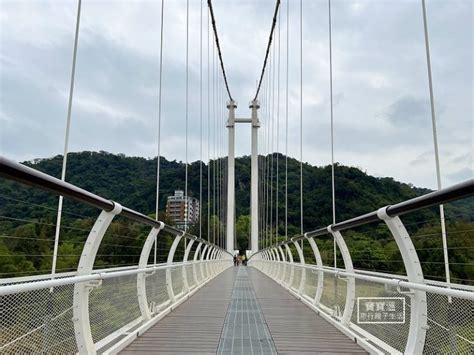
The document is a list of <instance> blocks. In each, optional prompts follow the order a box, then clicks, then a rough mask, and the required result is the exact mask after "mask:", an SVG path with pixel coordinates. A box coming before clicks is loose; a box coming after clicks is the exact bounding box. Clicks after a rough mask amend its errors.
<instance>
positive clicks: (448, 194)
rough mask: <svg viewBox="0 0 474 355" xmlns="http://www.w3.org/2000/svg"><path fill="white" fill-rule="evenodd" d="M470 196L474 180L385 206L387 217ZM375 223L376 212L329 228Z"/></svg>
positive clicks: (312, 234)
mask: <svg viewBox="0 0 474 355" xmlns="http://www.w3.org/2000/svg"><path fill="white" fill-rule="evenodd" d="M470 196H474V179H470V180H467V181H464V182H461V183H459V184H455V185H452V186H450V187H446V188H444V189H441V190H438V191H434V192H430V193H428V194H425V195H422V196H418V197H415V198H412V199H410V200H407V201H403V202H400V203H397V204H395V205H389V206H387V209H386V212H387V215H388V216H390V217H395V216H400V215H403V214H406V213H410V212H414V211H417V210H420V209H422V208H426V207H430V206H434V205H438V204H442V203H447V202H451V201H456V200H459V199H461V198H466V197H470ZM377 221H380V219H379V217H378V216H377V211H373V212H369V213H366V214H364V215H361V216H358V217H355V218H351V219H348V220H345V221H342V222H339V223H336V224H334V225H331V228H332V230H333V231H342V230H346V229H350V228H354V227H359V226H362V225H365V224H369V223H373V222H377ZM325 234H329V231H328V228H327V227H324V228H319V229H316V230H313V231H311V232H307V233H305V234H303V235H298V236H296V237H293V238H291V239H288V240H285V241H282V242H280V243H277V244H275V245H272V246H270V247H268V248H273V247H275V246H278V245H284V244H286V243H289V242H290V241H292V242H294V241H298V240H302V239H306V238H312V237H318V236H322V235H325ZM268 248H265V249H262V250H266V249H268Z"/></svg>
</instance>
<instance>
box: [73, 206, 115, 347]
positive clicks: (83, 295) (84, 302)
mask: <svg viewBox="0 0 474 355" xmlns="http://www.w3.org/2000/svg"><path fill="white" fill-rule="evenodd" d="M120 212H122V206H121V205H119V204H118V203H115V202H114V209H113V210H112V211H110V212H106V211H102V212H101V213H100V215H99V217H98V218H97V220H96V221H95V223H94V226H93V227H92V229H91V231H90V232H89V235H88V237H87V240H86V242H85V244H84V247H83V249H82V253H81V258H80V259H79V265H78V266H77V273H76V276H84V275H90V274H92V270H93V268H94V262H95V258H96V255H97V251H98V250H99V246H100V243H101V242H102V238H103V237H104V235H105V232H106V231H107V228H108V227H109V225H110V223H112V220H113V219H114V217H115V216H116V215H118V214H120ZM100 284H101V280H100V281H89V282H78V283H76V284H74V298H73V322H74V334H75V337H76V344H77V349H78V353H79V354H95V353H96V350H95V347H94V340H93V338H92V332H91V325H90V318H89V294H90V292H91V291H92V289H93V288H94V287H98V286H100Z"/></svg>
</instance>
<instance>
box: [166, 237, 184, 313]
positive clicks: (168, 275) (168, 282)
mask: <svg viewBox="0 0 474 355" xmlns="http://www.w3.org/2000/svg"><path fill="white" fill-rule="evenodd" d="M183 236H184V232H183V233H182V234H179V235H177V236H176V237H175V238H174V240H173V244H171V248H170V251H169V252H168V260H167V261H166V264H167V266H168V267H167V268H166V290H167V291H168V297H169V299H170V302H171V304H173V303H175V302H176V296H175V294H174V291H173V278H172V276H171V274H172V272H173V270H172V269H173V268H172V265H173V258H174V253H175V252H176V248H177V247H178V244H179V242H180V241H181V239H182V238H183Z"/></svg>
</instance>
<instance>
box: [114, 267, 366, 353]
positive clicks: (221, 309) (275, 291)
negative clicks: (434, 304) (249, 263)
mask: <svg viewBox="0 0 474 355" xmlns="http://www.w3.org/2000/svg"><path fill="white" fill-rule="evenodd" d="M247 271H248V275H249V278H250V280H251V285H252V286H253V289H254V291H255V295H256V298H257V301H258V304H259V306H260V309H261V311H262V313H263V317H264V320H265V322H266V324H267V327H268V329H269V331H270V334H271V337H272V339H273V342H274V345H275V347H276V350H277V352H278V354H333V355H334V354H354V353H365V352H366V351H365V350H364V349H362V348H361V347H360V346H359V345H358V344H356V343H354V342H353V341H352V340H351V339H349V338H348V337H347V336H346V335H344V334H343V333H341V332H340V331H339V330H337V329H336V328H335V327H333V326H332V325H331V324H330V323H329V322H327V321H326V320H324V319H323V318H322V317H320V316H318V315H317V314H316V313H315V312H313V311H312V310H310V309H309V308H308V307H307V306H306V305H304V304H303V303H302V302H301V301H299V300H298V299H296V298H295V297H294V296H292V295H291V294H290V293H289V292H288V291H286V290H285V289H283V288H282V287H281V286H280V285H278V284H277V283H276V282H274V281H273V280H271V279H270V278H268V277H267V276H265V275H264V274H262V273H261V272H260V271H258V270H256V269H254V268H252V267H249V268H248V269H247ZM236 276H237V268H229V269H228V270H226V271H224V272H223V273H222V274H221V275H219V276H218V277H216V278H215V279H214V280H212V281H211V282H209V284H207V285H206V286H205V287H203V288H202V289H201V290H199V291H198V292H196V293H195V294H194V295H193V296H192V297H191V298H190V299H189V300H188V301H186V302H185V303H183V304H182V305H181V306H179V307H178V308H177V309H176V310H174V311H173V312H171V313H170V314H169V315H167V316H166V317H165V318H163V319H162V320H161V321H159V322H158V323H157V324H156V325H155V326H153V327H152V328H151V329H150V330H148V331H147V332H146V333H145V334H144V335H142V336H141V337H139V338H138V339H136V340H135V341H134V342H133V343H132V344H130V345H129V346H128V347H127V348H126V349H124V351H123V352H122V354H126V355H130V354H144V353H147V354H161V355H165V354H175V355H178V354H183V355H185V354H187V355H189V354H198V355H200V354H202V355H204V354H216V353H217V351H218V349H219V343H220V341H221V340H222V339H224V338H225V335H223V331H222V330H223V328H224V324H225V320H226V315H227V313H228V311H230V309H231V308H229V305H230V304H231V301H232V292H233V287H234V284H235V280H236ZM221 337H222V339H221ZM239 341H240V340H239ZM221 349H222V348H221ZM221 351H222V350H221ZM253 353H255V354H257V353H259V352H256V351H253Z"/></svg>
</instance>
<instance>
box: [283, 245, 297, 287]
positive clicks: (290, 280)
mask: <svg viewBox="0 0 474 355" xmlns="http://www.w3.org/2000/svg"><path fill="white" fill-rule="evenodd" d="M285 249H286V252H287V253H288V259H290V278H289V280H288V283H287V286H288V287H289V288H291V285H293V276H294V274H295V268H294V265H293V254H291V249H290V247H289V246H288V244H285Z"/></svg>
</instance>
